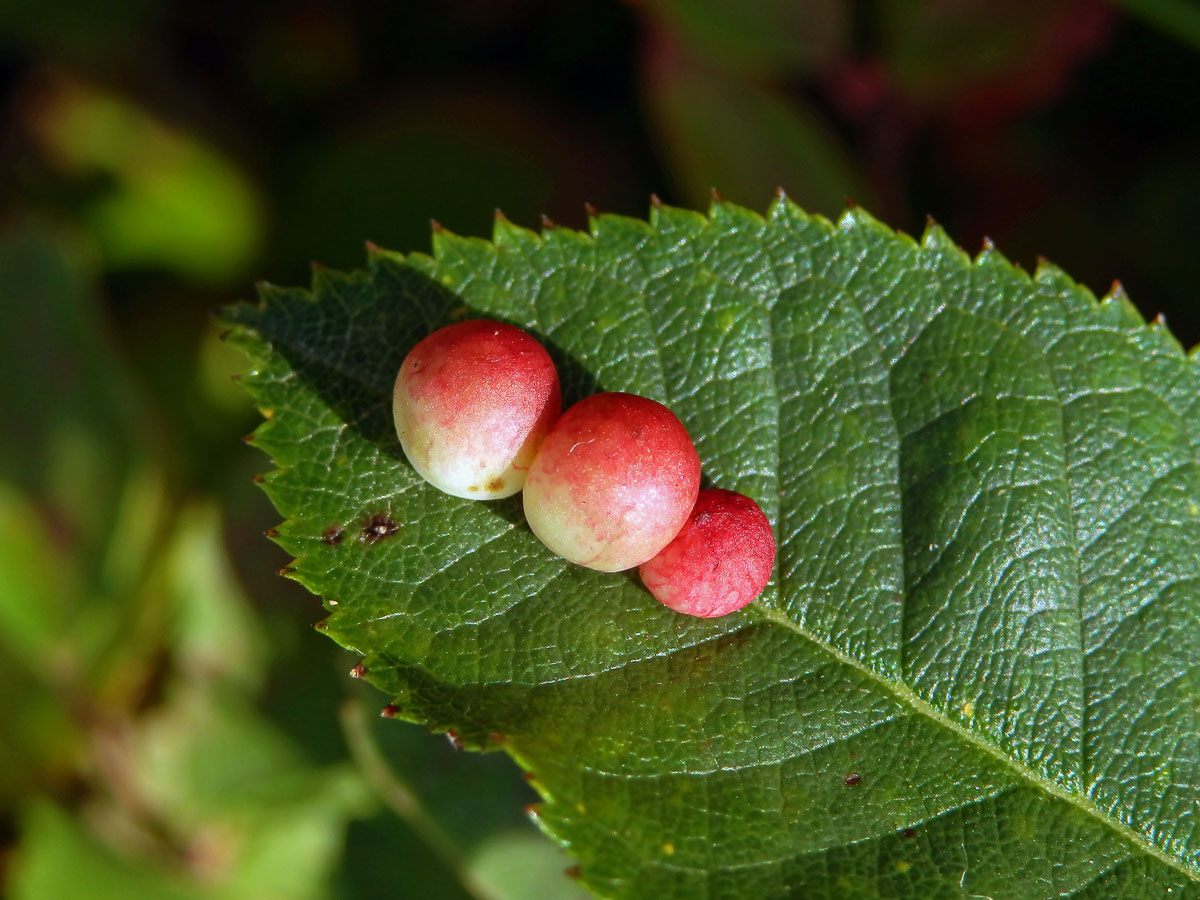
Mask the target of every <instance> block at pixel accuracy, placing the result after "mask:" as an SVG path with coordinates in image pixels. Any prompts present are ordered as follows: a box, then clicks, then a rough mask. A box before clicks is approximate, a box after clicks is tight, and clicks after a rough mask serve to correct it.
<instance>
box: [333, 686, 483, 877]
mask: <svg viewBox="0 0 1200 900" xmlns="http://www.w3.org/2000/svg"><path fill="white" fill-rule="evenodd" d="M339 718H340V719H341V724H342V733H343V734H344V735H345V737H346V744H347V746H348V747H349V749H350V757H351V758H352V759H353V760H354V763H355V765H357V766H358V768H359V771H361V772H362V774H363V777H364V778H365V779H366V780H367V783H368V784H369V785H371V787H373V788H374V789H375V791H376V793H377V794H378V795H379V797H380V798H381V799H382V800H383V802H384V803H385V804H386V805H387V806H388V808H389V809H391V810H392V812H394V813H395V814H396V815H397V816H399V817H400V819H401V820H402V821H403V822H404V823H405V824H406V825H408V827H409V828H411V829H412V830H413V831H414V832H416V835H417V837H419V838H420V839H421V840H422V841H423V842H424V843H425V845H426V846H428V847H429V848H430V849H431V850H432V851H433V853H434V855H435V856H436V857H437V858H438V860H439V861H440V862H441V863H442V865H444V866H445V867H446V868H447V869H448V870H449V871H450V872H452V873H453V874H454V876H455V877H456V878H457V879H458V882H459V884H460V885H462V888H463V890H465V891H466V892H467V893H468V894H470V895H471V896H472V897H474V898H476V900H501V898H500V897H499V895H497V894H496V893H495V892H494V891H493V890H492V889H491V888H490V887H489V886H488V885H486V884H484V883H483V882H482V881H480V880H479V879H478V878H476V877H475V875H474V874H473V873H472V872H471V869H470V866H469V865H468V863H467V860H466V857H465V856H464V855H463V853H462V851H460V850H459V848H458V847H457V846H456V845H455V843H454V842H453V841H452V840H451V839H450V836H449V835H447V834H446V832H445V831H444V830H443V829H442V827H441V826H440V825H439V824H438V823H437V822H436V821H435V820H434V819H433V817H432V816H430V815H429V813H428V812H427V811H426V810H425V807H424V806H423V805H422V804H421V801H420V798H418V797H417V795H416V794H415V793H414V792H413V791H412V789H411V788H409V786H408V785H407V784H405V783H404V781H403V780H402V779H401V778H400V777H399V776H397V775H396V773H395V772H394V771H393V770H392V768H391V766H389V765H388V763H387V760H386V759H385V758H384V756H383V752H382V751H381V750H380V749H379V744H378V742H377V741H376V740H375V736H374V735H373V734H372V733H371V725H370V722H369V720H368V718H367V713H366V708H365V707H364V706H363V704H362V703H359V702H357V701H354V700H347V701H346V702H345V703H343V704H342V707H341V710H340V713H339Z"/></svg>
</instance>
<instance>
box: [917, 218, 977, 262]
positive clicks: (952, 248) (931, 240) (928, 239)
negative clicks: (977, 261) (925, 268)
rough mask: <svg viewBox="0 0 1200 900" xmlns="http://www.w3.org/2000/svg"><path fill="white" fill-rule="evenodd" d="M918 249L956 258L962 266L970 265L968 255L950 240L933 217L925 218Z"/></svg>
mask: <svg viewBox="0 0 1200 900" xmlns="http://www.w3.org/2000/svg"><path fill="white" fill-rule="evenodd" d="M919 247H920V249H921V250H923V251H925V252H929V253H938V254H942V255H945V256H953V257H957V258H958V259H959V260H960V261H961V263H962V264H963V265H964V266H969V265H971V256H970V254H968V253H967V252H966V251H965V250H963V249H962V247H960V246H958V244H956V243H954V241H953V240H951V238H950V235H949V234H947V233H946V229H945V228H943V227H942V226H941V225H939V224H938V222H937V220H936V219H934V218H933V216H926V217H925V230H924V231H923V232H921V242H920V244H919Z"/></svg>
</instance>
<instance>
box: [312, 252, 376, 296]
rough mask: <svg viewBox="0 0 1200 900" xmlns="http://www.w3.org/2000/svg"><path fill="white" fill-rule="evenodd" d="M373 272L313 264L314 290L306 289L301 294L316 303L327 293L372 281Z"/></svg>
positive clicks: (338, 291)
mask: <svg viewBox="0 0 1200 900" xmlns="http://www.w3.org/2000/svg"><path fill="white" fill-rule="evenodd" d="M370 279H371V273H370V272H366V271H363V270H362V269H356V270H355V271H353V272H343V271H342V270H341V269H333V268H330V267H329V266H326V265H323V264H321V263H318V262H314V263H313V264H312V290H311V291H304V292H302V293H301V296H302V298H303V299H304V300H306V301H308V302H309V303H316V302H317V301H318V300H319V299H320V298H321V297H323V296H325V295H326V294H336V293H341V292H342V291H343V290H345V289H347V288H351V287H355V286H358V285H363V284H367V283H369V282H370Z"/></svg>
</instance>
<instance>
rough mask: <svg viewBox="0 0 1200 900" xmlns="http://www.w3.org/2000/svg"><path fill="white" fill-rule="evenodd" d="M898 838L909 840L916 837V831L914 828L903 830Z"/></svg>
mask: <svg viewBox="0 0 1200 900" xmlns="http://www.w3.org/2000/svg"><path fill="white" fill-rule="evenodd" d="M900 836H901V837H904V838H908V839H909V840H911V839H912V838H915V837H916V836H917V830H916V829H915V828H905V829H904V830H903V831H902V832H900Z"/></svg>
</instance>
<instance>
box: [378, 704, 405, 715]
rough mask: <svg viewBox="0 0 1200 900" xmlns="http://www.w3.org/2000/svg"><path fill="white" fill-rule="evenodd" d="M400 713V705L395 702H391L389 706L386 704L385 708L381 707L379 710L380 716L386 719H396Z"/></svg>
mask: <svg viewBox="0 0 1200 900" xmlns="http://www.w3.org/2000/svg"><path fill="white" fill-rule="evenodd" d="M399 714H400V707H398V706H397V705H396V704H395V703H389V704H388V705H387V706H385V707H384V708H383V709H381V710H380V711H379V715H380V717H381V718H384V719H394V718H396V716H398V715H399Z"/></svg>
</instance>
